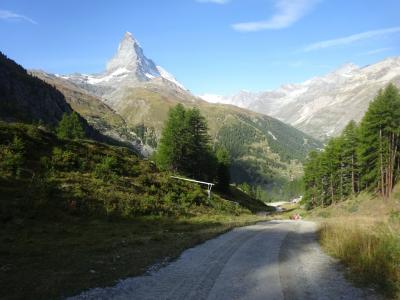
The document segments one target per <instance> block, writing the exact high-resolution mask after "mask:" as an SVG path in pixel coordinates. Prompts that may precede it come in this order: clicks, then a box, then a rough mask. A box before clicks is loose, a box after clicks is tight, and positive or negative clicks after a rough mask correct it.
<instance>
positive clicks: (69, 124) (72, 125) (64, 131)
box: [56, 112, 85, 139]
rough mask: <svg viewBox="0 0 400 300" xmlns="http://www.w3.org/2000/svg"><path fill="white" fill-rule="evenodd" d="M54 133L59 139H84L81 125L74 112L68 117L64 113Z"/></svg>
mask: <svg viewBox="0 0 400 300" xmlns="http://www.w3.org/2000/svg"><path fill="white" fill-rule="evenodd" d="M56 131H57V136H58V137H59V138H60V139H83V138H84V137H85V131H84V129H83V125H82V123H81V120H80V119H79V115H78V114H77V113H76V112H73V113H72V114H70V115H68V114H66V113H64V115H63V117H62V119H61V121H60V122H59V123H58V126H57V130H56Z"/></svg>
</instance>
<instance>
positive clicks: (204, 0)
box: [196, 0, 230, 4]
mask: <svg viewBox="0 0 400 300" xmlns="http://www.w3.org/2000/svg"><path fill="white" fill-rule="evenodd" d="M196 1H197V2H201V3H216V4H226V3H228V2H229V1H230V0H196Z"/></svg>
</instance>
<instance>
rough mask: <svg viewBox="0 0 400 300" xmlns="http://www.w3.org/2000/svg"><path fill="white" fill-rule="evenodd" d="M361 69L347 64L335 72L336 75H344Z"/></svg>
mask: <svg viewBox="0 0 400 300" xmlns="http://www.w3.org/2000/svg"><path fill="white" fill-rule="evenodd" d="M359 68H360V67H359V66H357V65H356V64H353V63H347V64H344V65H342V66H340V67H339V68H338V69H336V70H335V71H334V73H335V74H338V75H344V74H348V73H351V72H353V71H355V70H358V69H359Z"/></svg>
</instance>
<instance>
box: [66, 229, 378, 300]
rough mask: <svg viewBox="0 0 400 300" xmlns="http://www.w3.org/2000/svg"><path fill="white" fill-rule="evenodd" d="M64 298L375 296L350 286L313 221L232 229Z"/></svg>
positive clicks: (346, 297)
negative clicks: (163, 261) (141, 271)
mask: <svg viewBox="0 0 400 300" xmlns="http://www.w3.org/2000/svg"><path fill="white" fill-rule="evenodd" d="M70 299H74V300H78V299H79V300H80V299H157V300H158V299H174V300H175V299H218V300H224V299H227V300H228V299H229V300H232V299H307V300H309V299H378V298H377V297H376V296H374V294H373V293H372V292H371V291H367V290H361V289H359V288H355V287H353V286H352V285H351V284H350V283H349V282H348V281H346V280H345V278H344V276H343V267H342V266H341V265H340V264H338V263H337V262H336V261H335V260H334V259H332V258H330V257H329V256H327V255H325V254H324V253H323V252H322V251H321V249H320V247H319V245H318V242H317V241H316V224H315V223H313V222H305V221H271V222H263V223H259V224H257V225H252V226H246V227H241V228H236V229H234V230H232V231H230V232H228V233H226V234H223V235H220V236H219V237H217V238H214V239H212V240H209V241H207V242H205V243H203V244H201V245H199V246H197V247H195V248H192V249H189V250H186V251H185V252H184V253H183V254H182V255H181V256H180V258H179V259H177V260H176V261H174V262H172V263H170V264H169V265H167V266H165V267H163V268H161V269H159V270H157V271H153V272H152V273H150V274H148V275H146V276H141V277H134V278H130V279H125V280H122V281H120V282H119V283H118V284H117V285H116V286H114V287H110V288H104V289H100V288H98V289H93V290H89V291H87V292H84V293H82V294H81V295H78V296H76V297H72V298H70Z"/></svg>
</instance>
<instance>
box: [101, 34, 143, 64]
mask: <svg viewBox="0 0 400 300" xmlns="http://www.w3.org/2000/svg"><path fill="white" fill-rule="evenodd" d="M146 60H147V58H146V57H145V56H144V54H143V50H142V48H141V47H140V46H139V44H138V43H137V41H136V40H135V38H134V37H133V35H132V33H130V32H128V31H127V32H126V33H125V35H124V37H123V39H122V40H121V42H120V43H119V46H118V50H117V53H116V54H115V55H114V57H113V58H112V59H111V60H110V62H109V63H108V64H107V71H108V72H113V71H115V70H117V69H122V68H125V69H127V70H129V71H136V69H137V68H138V64H141V62H142V61H146Z"/></svg>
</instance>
